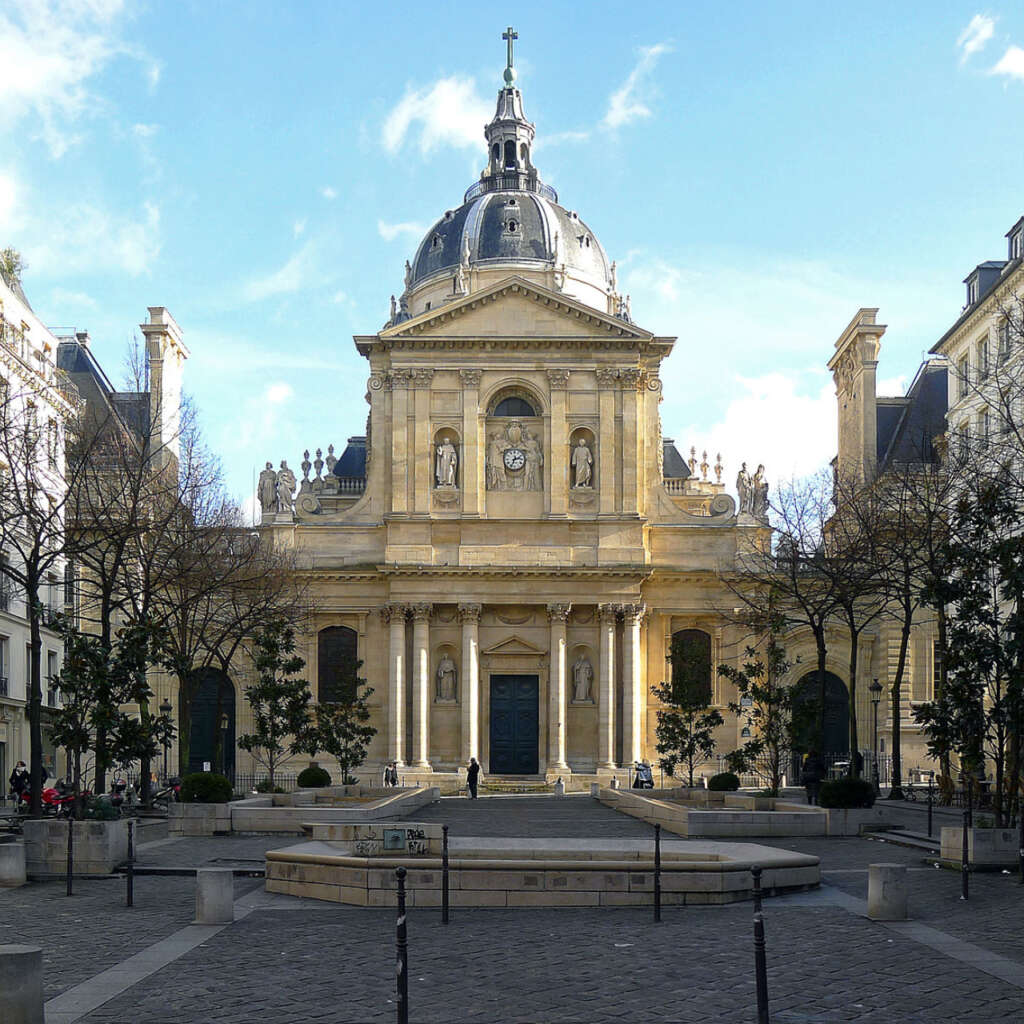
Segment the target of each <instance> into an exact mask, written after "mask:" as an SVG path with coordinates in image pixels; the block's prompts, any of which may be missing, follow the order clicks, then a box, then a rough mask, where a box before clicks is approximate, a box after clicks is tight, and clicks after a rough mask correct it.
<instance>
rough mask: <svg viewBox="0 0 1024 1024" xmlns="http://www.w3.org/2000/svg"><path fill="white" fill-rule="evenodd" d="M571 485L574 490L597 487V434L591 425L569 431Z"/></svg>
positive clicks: (591, 489) (590, 489)
mask: <svg viewBox="0 0 1024 1024" xmlns="http://www.w3.org/2000/svg"><path fill="white" fill-rule="evenodd" d="M568 460H569V486H570V487H571V488H572V489H573V490H578V491H593V490H596V489H597V436H596V435H595V434H594V431H593V430H591V429H590V427H576V428H575V429H573V430H571V431H570V432H569V452H568Z"/></svg>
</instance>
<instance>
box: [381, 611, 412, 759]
mask: <svg viewBox="0 0 1024 1024" xmlns="http://www.w3.org/2000/svg"><path fill="white" fill-rule="evenodd" d="M406 610H407V609H406V606H405V605H404V604H387V605H385V606H384V607H383V608H381V610H380V617H381V618H382V619H383V620H384V622H386V623H388V624H389V632H388V748H387V758H388V760H389V761H394V762H395V764H396V765H397V766H398V767H403V766H404V765H405V614H406Z"/></svg>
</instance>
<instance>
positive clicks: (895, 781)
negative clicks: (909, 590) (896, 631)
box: [889, 609, 913, 800]
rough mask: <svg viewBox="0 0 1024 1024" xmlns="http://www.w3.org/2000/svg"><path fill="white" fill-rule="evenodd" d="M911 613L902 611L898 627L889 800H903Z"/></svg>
mask: <svg viewBox="0 0 1024 1024" xmlns="http://www.w3.org/2000/svg"><path fill="white" fill-rule="evenodd" d="M912 618H913V613H912V611H909V610H907V609H904V613H903V625H902V626H901V627H900V654H899V658H898V659H897V661H896V677H895V678H894V679H893V683H892V780H891V782H890V789H889V799H890V800H902V799H903V777H902V764H901V753H900V714H901V711H902V694H901V692H900V691H901V689H902V687H903V673H904V671H905V669H906V667H907V648H908V647H909V645H910V626H911V619H912Z"/></svg>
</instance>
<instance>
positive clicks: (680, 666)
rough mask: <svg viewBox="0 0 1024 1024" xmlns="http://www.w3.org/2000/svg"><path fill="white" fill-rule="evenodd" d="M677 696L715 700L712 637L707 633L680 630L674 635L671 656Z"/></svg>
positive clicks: (673, 681) (708, 701) (673, 688)
mask: <svg viewBox="0 0 1024 1024" xmlns="http://www.w3.org/2000/svg"><path fill="white" fill-rule="evenodd" d="M669 662H670V665H671V668H672V680H671V686H672V690H673V692H678V693H681V694H682V693H684V694H688V695H699V696H700V697H701V698H703V699H704V700H706V701H707V703H708V704H710V703H711V700H712V693H713V691H712V686H711V634H710V633H705V632H704V630H703V629H679V630H676V632H674V633H673V634H672V648H671V651H670V653H669Z"/></svg>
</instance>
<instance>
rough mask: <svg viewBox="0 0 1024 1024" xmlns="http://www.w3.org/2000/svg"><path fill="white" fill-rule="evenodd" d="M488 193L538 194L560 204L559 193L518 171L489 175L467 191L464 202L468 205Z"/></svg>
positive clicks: (533, 177) (535, 178) (532, 176)
mask: <svg viewBox="0 0 1024 1024" xmlns="http://www.w3.org/2000/svg"><path fill="white" fill-rule="evenodd" d="M487 192H536V193H537V195H539V196H543V197H544V198H545V199H549V200H550V201H551V202H552V203H557V202H558V193H557V192H556V191H555V190H554V189H553V188H552V187H551V186H550V185H545V184H544V182H542V181H539V180H538V179H537V177H536V176H535V175H530V174H519V173H517V172H516V171H506V172H505V173H504V174H490V175H488V176H487V177H486V178H484V180H483V181H478V182H477V183H476V184H475V185H471V186H470V187H469V188H468V189H466V194H465V196H463V199H462V201H463V202H464V203H468V202H469V201H470V200H471V199H476V197H477V196H482V195H484V194H485V193H487Z"/></svg>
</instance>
